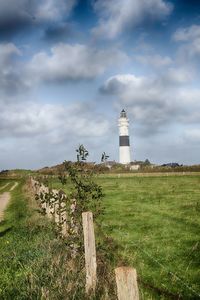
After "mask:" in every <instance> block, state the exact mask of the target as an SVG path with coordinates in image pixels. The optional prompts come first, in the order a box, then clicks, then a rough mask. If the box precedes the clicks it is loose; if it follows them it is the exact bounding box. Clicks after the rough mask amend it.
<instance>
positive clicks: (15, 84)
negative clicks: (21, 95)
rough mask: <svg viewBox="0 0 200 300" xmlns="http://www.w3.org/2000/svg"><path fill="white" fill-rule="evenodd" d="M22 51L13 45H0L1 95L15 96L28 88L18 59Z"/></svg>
mask: <svg viewBox="0 0 200 300" xmlns="http://www.w3.org/2000/svg"><path fill="white" fill-rule="evenodd" d="M20 55H21V51H20V50H19V49H18V48H17V47H16V46H15V45H14V44H12V43H4V44H0V94H9V95H12V94H15V93H16V92H18V91H20V90H21V89H22V88H23V89H24V88H26V86H25V84H24V82H23V76H21V74H20V71H21V68H20V65H19V63H18V61H17V58H18V57H19V56H20Z"/></svg>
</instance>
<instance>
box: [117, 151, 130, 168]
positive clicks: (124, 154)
mask: <svg viewBox="0 0 200 300" xmlns="http://www.w3.org/2000/svg"><path fill="white" fill-rule="evenodd" d="M130 162H131V157H130V147H129V146H122V147H119V163H120V164H124V165H127V164H130Z"/></svg>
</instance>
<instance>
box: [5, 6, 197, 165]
mask: <svg viewBox="0 0 200 300" xmlns="http://www.w3.org/2000/svg"><path fill="white" fill-rule="evenodd" d="M199 70H200V1H199V0H171V1H170V0H169V1H167V0H41V1H36V0H0V169H8V168H39V167H44V166H50V165H53V164H57V163H60V162H62V161H63V160H65V159H66V160H75V157H76V155H75V149H76V146H77V145H78V144H82V143H83V144H84V145H85V147H86V148H87V149H88V150H89V152H90V160H91V161H96V162H99V160H100V157H101V153H102V152H103V151H105V152H106V153H107V154H108V155H110V159H111V160H118V127H117V119H118V116H119V113H120V111H121V109H123V108H124V109H126V111H127V114H128V117H129V120H130V138H131V152H132V153H131V155H132V160H135V159H136V160H144V159H146V158H148V159H149V160H150V161H152V162H154V163H165V162H179V163H183V164H195V163H200V155H199V153H200V85H199V79H200V71H199Z"/></svg>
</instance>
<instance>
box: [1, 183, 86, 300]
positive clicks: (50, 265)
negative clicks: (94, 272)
mask: <svg viewBox="0 0 200 300" xmlns="http://www.w3.org/2000/svg"><path fill="white" fill-rule="evenodd" d="M23 188H24V182H23V181H21V182H20V184H19V186H18V187H17V188H16V189H15V190H14V191H13V193H12V200H11V203H10V205H9V207H8V209H7V211H6V214H5V221H4V222H2V223H1V224H0V265H1V268H0V299H20V300H22V299H72V298H73V299H77V298H79V299H80V297H81V298H82V299H84V295H83V291H84V283H83V280H81V279H80V280H78V279H77V274H75V272H72V271H74V270H79V271H80V273H79V277H82V275H83V271H82V269H83V266H82V265H78V263H80V262H81V259H79V261H78V262H77V264H76V263H75V262H72V261H70V260H69V258H68V255H67V251H66V246H65V243H64V241H62V240H61V239H58V238H57V235H56V232H55V230H54V229H53V226H52V224H51V223H50V222H49V221H48V220H46V218H45V217H44V216H41V215H40V214H39V213H38V211H37V207H34V206H32V205H31V203H30V199H29V198H28V197H27V195H25V192H24V191H23ZM81 283H82V284H81Z"/></svg>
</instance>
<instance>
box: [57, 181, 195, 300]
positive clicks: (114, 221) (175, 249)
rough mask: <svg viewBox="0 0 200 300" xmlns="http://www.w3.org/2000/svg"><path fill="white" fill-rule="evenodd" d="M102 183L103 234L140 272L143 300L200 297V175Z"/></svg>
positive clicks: (100, 182) (58, 185)
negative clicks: (109, 238)
mask: <svg viewBox="0 0 200 300" xmlns="http://www.w3.org/2000/svg"><path fill="white" fill-rule="evenodd" d="M97 180H98V183H99V184H100V185H102V187H103V190H104V192H105V198H104V206H105V213H104V215H103V216H102V217H101V220H100V221H101V224H102V227H103V230H104V232H105V233H106V234H107V235H108V236H111V237H112V238H113V239H114V241H115V242H116V243H117V244H118V245H119V247H120V255H122V257H123V258H125V260H126V261H127V263H128V264H129V265H131V266H134V267H135V268H136V269H137V272H138V276H139V282H140V288H141V297H142V299H200V235H199V234H200V176H199V175H198V176H173V175H172V176H162V177H161V176H158V177H157V176H156V177H155V176H149V177H133V176H131V177H129V176H128V175H126V177H120V178H118V177H117V176H113V177H112V176H107V177H106V176H101V177H99V178H98V179H97ZM53 186H54V187H57V188H58V187H60V184H59V183H58V182H54V183H53Z"/></svg>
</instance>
